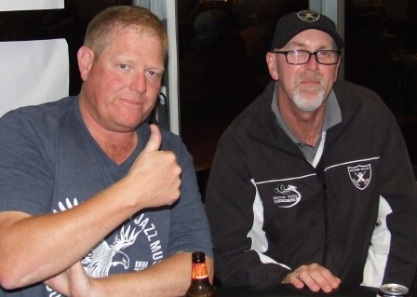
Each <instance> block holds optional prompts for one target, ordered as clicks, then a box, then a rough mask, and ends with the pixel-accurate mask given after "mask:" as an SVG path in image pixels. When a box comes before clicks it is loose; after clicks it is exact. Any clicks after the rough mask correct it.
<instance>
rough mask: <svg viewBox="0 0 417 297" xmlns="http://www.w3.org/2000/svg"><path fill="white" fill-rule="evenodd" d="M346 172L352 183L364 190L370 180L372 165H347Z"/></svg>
mask: <svg viewBox="0 0 417 297" xmlns="http://www.w3.org/2000/svg"><path fill="white" fill-rule="evenodd" d="M347 169H348V173H349V177H350V180H351V181H352V183H353V185H354V186H355V187H356V188H358V189H359V190H365V189H366V187H367V186H368V185H369V183H370V182H371V177H372V167H371V164H368V165H358V166H355V167H351V166H348V168H347Z"/></svg>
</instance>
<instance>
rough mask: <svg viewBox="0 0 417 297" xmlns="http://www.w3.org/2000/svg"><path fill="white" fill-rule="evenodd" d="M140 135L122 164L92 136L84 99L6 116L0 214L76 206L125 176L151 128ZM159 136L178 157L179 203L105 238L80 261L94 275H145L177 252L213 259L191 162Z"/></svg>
mask: <svg viewBox="0 0 417 297" xmlns="http://www.w3.org/2000/svg"><path fill="white" fill-rule="evenodd" d="M137 133H138V136H139V145H138V147H137V148H136V149H135V151H134V152H133V153H132V155H131V156H130V157H129V159H128V160H126V161H125V162H124V163H123V164H120V165H117V164H116V163H114V162H113V161H112V160H111V159H109V158H108V157H107V156H106V154H105V153H104V152H103V151H102V150H101V149H100V147H99V146H98V144H97V143H96V142H95V141H94V139H93V138H92V136H91V135H90V134H89V132H88V130H87V128H86V126H85V125H84V122H83V120H82V117H81V114H80V111H79V107H78V97H68V98H64V99H61V100H59V101H56V102H51V103H46V104H42V105H38V106H31V107H24V108H20V109H17V110H15V111H12V112H9V113H7V114H6V115H4V116H3V117H2V118H1V119H0V143H1V145H0V189H1V191H0V211H5V210H18V211H23V212H26V213H29V214H31V215H42V214H46V213H51V212H62V211H66V210H68V209H70V208H73V207H76V206H77V205H79V204H81V203H83V202H84V201H85V200H86V199H88V198H89V197H91V196H93V195H94V194H96V193H97V192H99V191H101V190H103V189H105V188H107V187H108V186H110V185H112V184H113V183H115V182H116V181H118V180H119V179H121V178H122V177H123V176H124V175H126V173H127V172H128V170H129V168H130V167H131V165H132V163H133V162H134V160H135V159H136V157H137V156H138V154H139V153H140V152H141V151H142V149H143V147H144V145H145V144H146V143H147V141H148V139H149V136H150V129H149V126H148V125H147V124H143V125H141V126H140V127H139V128H138V130H137ZM161 133H162V146H161V149H162V150H170V151H173V152H174V153H175V154H176V156H177V160H178V163H179V164H180V166H181V168H182V174H181V176H182V182H181V196H180V199H179V200H178V202H177V203H175V204H174V205H173V206H172V207H168V206H167V207H161V208H158V209H154V210H152V209H151V210H147V211H142V212H139V213H137V214H136V215H135V216H133V217H132V218H130V219H129V220H127V221H126V222H125V223H124V224H123V225H122V226H121V227H120V228H118V229H116V230H114V231H113V232H112V233H111V234H109V235H108V236H107V237H106V238H103V241H102V242H99V243H98V245H97V247H96V248H95V249H93V250H92V251H91V252H90V253H89V254H88V255H86V257H85V258H84V259H83V261H82V263H83V265H84V268H85V270H86V271H87V273H88V274H89V275H90V276H93V277H105V276H107V275H109V274H114V273H123V272H128V271H138V270H142V269H145V268H147V267H149V266H151V265H153V264H155V263H158V262H160V261H161V260H163V259H165V258H167V257H169V256H171V255H173V254H174V253H176V252H178V251H188V252H192V251H197V250H200V251H204V252H205V253H206V254H207V255H208V256H211V257H212V256H213V255H212V243H211V237H210V232H209V227H208V223H207V218H206V215H205V212H204V208H203V204H202V201H201V197H200V194H199V191H198V186H197V181H196V176H195V171H194V167H193V163H192V158H191V156H190V154H189V153H188V152H187V150H186V148H185V146H184V144H183V143H182V141H181V139H180V138H179V137H178V136H176V135H174V134H173V133H170V132H168V131H165V130H161ZM108 207H111V205H109V206H108ZM50 240H54V239H53V238H50ZM28 244H29V245H30V242H28ZM16 264H17V265H19V263H16ZM190 265H191V262H190ZM0 296H1V297H2V296H25V297H26V296H27V297H41V296H59V294H57V293H56V292H53V291H52V290H51V289H50V288H48V287H47V286H45V285H42V284H39V285H37V286H34V287H31V288H27V289H22V290H19V291H17V292H13V293H11V292H10V293H6V292H5V291H4V290H2V289H1V288H0Z"/></svg>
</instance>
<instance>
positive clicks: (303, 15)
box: [297, 10, 320, 23]
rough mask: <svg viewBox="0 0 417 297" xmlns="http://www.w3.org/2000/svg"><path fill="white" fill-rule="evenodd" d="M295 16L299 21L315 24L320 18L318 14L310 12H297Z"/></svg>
mask: <svg viewBox="0 0 417 297" xmlns="http://www.w3.org/2000/svg"><path fill="white" fill-rule="evenodd" d="M297 16H298V18H299V19H300V20H302V21H304V22H307V23H313V22H317V21H318V20H319V18H320V14H318V13H317V12H315V11H312V10H302V11H299V12H297Z"/></svg>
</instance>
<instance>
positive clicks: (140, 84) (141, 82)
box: [129, 73, 146, 93]
mask: <svg viewBox="0 0 417 297" xmlns="http://www.w3.org/2000/svg"><path fill="white" fill-rule="evenodd" d="M129 88H130V89H131V90H132V91H135V92H137V93H144V92H145V91H146V77H145V74H143V73H135V74H134V75H132V77H131V81H130V85H129Z"/></svg>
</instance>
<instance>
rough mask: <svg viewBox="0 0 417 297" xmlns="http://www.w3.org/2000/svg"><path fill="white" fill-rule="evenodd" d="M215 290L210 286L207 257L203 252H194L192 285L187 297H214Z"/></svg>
mask: <svg viewBox="0 0 417 297" xmlns="http://www.w3.org/2000/svg"><path fill="white" fill-rule="evenodd" d="M212 296H214V288H213V286H212V285H211V284H210V281H209V277H208V271H207V265H206V255H205V254H204V253H203V252H194V253H193V254H192V274H191V285H190V287H189V288H188V290H187V293H186V294H185V297H212Z"/></svg>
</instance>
